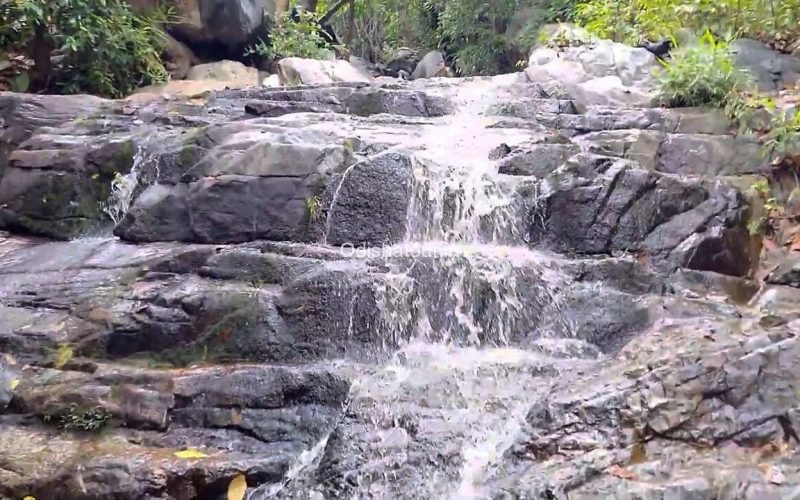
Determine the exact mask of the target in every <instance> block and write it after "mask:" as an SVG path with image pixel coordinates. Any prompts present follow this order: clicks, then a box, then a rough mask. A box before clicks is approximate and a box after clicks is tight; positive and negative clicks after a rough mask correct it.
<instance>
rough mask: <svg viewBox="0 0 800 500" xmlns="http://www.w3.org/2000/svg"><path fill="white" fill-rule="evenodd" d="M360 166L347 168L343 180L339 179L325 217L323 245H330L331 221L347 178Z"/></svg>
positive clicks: (354, 165) (354, 164) (356, 164)
mask: <svg viewBox="0 0 800 500" xmlns="http://www.w3.org/2000/svg"><path fill="white" fill-rule="evenodd" d="M358 165H359V163H358V162H356V163H353V164H352V165H350V166H349V167H347V169H346V170H345V171H344V172H343V173H342V178H341V179H339V184H338V185H337V186H336V189H335V190H334V191H333V196H332V197H331V202H330V205H329V206H328V214H327V217H325V231H324V232H323V233H322V241H321V242H320V243H321V244H323V245H327V244H328V235H330V232H331V221H332V220H333V211H334V210H335V209H336V202H337V201H338V200H339V193H340V192H341V191H342V186H343V185H344V181H345V180H347V176H348V175H349V174H350V172H352V170H353V169H354V168H355V167H357V166H358Z"/></svg>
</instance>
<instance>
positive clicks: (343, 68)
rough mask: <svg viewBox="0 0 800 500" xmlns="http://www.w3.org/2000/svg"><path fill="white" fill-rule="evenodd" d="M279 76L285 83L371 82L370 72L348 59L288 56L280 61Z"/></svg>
mask: <svg viewBox="0 0 800 500" xmlns="http://www.w3.org/2000/svg"><path fill="white" fill-rule="evenodd" d="M278 77H279V78H280V80H281V83H282V84H284V85H311V84H325V83H335V82H363V83H369V82H370V81H371V80H372V78H371V77H370V76H369V74H367V73H364V72H363V71H360V70H359V69H358V68H356V67H354V66H353V65H352V64H350V63H349V62H347V61H342V60H334V61H321V60H317V59H302V58H300V57H287V58H286V59H281V60H280V61H278Z"/></svg>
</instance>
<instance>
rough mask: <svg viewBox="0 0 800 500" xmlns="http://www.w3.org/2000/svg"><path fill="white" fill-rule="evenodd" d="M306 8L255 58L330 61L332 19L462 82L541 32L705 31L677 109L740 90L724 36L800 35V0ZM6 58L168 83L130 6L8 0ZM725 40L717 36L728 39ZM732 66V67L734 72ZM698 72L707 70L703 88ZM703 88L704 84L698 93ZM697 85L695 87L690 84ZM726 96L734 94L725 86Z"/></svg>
mask: <svg viewBox="0 0 800 500" xmlns="http://www.w3.org/2000/svg"><path fill="white" fill-rule="evenodd" d="M296 3H297V4H298V5H299V6H301V7H303V8H305V9H310V11H309V12H307V13H305V12H302V13H301V14H300V16H299V20H298V19H297V18H295V19H290V17H289V16H288V15H287V14H284V15H282V16H281V17H279V18H278V19H277V20H276V22H275V23H274V24H273V28H272V32H271V33H270V37H269V39H268V40H261V41H259V42H258V43H256V44H255V45H253V46H252V48H251V53H255V54H258V55H259V56H260V57H263V58H267V59H274V58H279V57H286V56H300V57H312V58H319V57H324V55H325V54H326V53H327V52H326V50H325V49H326V48H328V47H326V44H325V43H324V41H323V40H322V39H321V37H320V33H319V32H318V31H317V29H316V28H317V23H318V22H319V21H320V18H321V17H324V14H325V13H328V14H331V13H332V12H335V15H333V16H329V17H330V19H328V18H325V19H323V21H328V20H330V21H331V22H333V24H334V26H335V28H336V31H337V33H339V35H340V37H341V38H342V39H343V41H344V45H345V46H346V48H345V47H335V48H336V49H337V51H338V52H339V53H347V52H349V53H351V54H354V55H359V56H362V57H364V58H367V59H369V60H371V61H386V60H387V59H389V58H390V57H391V56H392V54H394V53H395V52H396V51H397V49H398V48H400V47H412V48H414V49H416V50H418V51H419V53H424V52H425V51H427V50H430V49H434V48H439V49H442V50H444V51H445V52H446V53H447V55H448V58H449V59H448V62H450V63H452V64H453V66H454V67H455V69H456V71H457V72H458V73H459V74H462V75H474V74H493V73H498V72H504V71H512V70H514V69H516V68H517V67H518V66H519V65H520V64H523V63H524V61H525V59H526V56H527V52H528V50H529V49H530V47H531V46H532V45H533V44H534V43H535V42H536V41H537V33H538V32H539V28H540V27H541V26H542V25H543V24H546V23H552V22H555V21H574V22H577V23H578V24H580V25H582V26H584V27H585V28H586V29H587V30H589V32H591V33H593V34H595V35H597V36H600V37H605V38H611V39H614V40H617V41H623V42H626V43H631V44H637V43H641V42H644V41H647V40H650V41H653V40H658V39H664V38H674V39H678V40H681V41H685V40H687V36H688V37H689V38H692V37H697V36H701V35H703V34H704V33H706V32H708V33H711V34H713V38H711V37H705V38H703V40H702V41H701V43H700V44H699V46H696V47H689V46H687V47H682V48H680V49H678V51H677V52H676V55H675V58H674V62H673V64H672V66H671V67H670V68H668V69H667V70H666V71H665V75H664V76H663V78H662V86H663V90H664V95H665V99H666V100H667V101H668V102H669V103H672V104H673V105H680V104H690V103H706V104H713V105H725V104H727V103H726V101H727V99H726V98H725V97H724V96H723V95H722V94H727V92H728V91H729V90H731V89H732V88H734V87H736V88H739V87H741V86H742V85H743V79H742V77H741V75H739V74H737V73H736V72H734V71H732V65H730V64H729V61H728V60H727V59H726V57H727V55H726V48H725V43H724V42H723V41H729V40H731V39H733V38H735V37H737V36H747V37H751V38H757V39H760V40H763V41H765V42H768V43H770V44H772V45H773V46H775V47H776V48H778V49H782V48H785V46H786V45H787V44H788V43H789V42H791V41H794V40H797V39H798V37H800V0H583V1H581V0H298V1H297V2H296ZM0 19H3V20H4V21H5V22H4V23H3V24H2V26H0V60H1V59H2V55H3V54H4V53H15V54H24V55H25V56H27V57H26V59H27V60H29V61H32V66H33V67H32V68H30V71H29V72H27V74H28V75H29V78H28V79H26V80H24V81H22V82H18V83H20V85H19V87H21V88H27V89H30V90H35V91H50V92H65V93H69V92H78V91H80V92H90V93H95V94H100V95H106V96H120V95H124V94H127V93H129V92H130V91H131V90H132V89H134V88H136V87H139V86H142V85H146V84H149V83H153V82H158V81H162V80H163V79H164V78H165V77H166V73H165V71H164V67H163V66H162V64H161V62H160V61H159V54H160V45H161V37H160V31H159V29H158V28H157V26H158V25H159V23H160V22H163V21H164V19H163V16H162V18H160V19H153V18H145V17H141V16H138V15H135V14H133V13H132V12H131V10H130V8H129V7H128V3H127V0H55V1H50V0H7V1H4V2H2V3H0ZM721 40H722V41H721ZM729 66H730V67H729ZM692 75H702V77H703V82H701V83H700V84H698V82H697V80H698V79H697V78H692ZM704 86H705V87H707V88H703V87H704ZM688 87H692V88H688ZM724 89H727V90H724Z"/></svg>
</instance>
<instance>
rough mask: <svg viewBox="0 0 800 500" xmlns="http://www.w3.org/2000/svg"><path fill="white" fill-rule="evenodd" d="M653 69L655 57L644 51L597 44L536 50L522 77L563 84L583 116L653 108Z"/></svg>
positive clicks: (605, 41)
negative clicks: (598, 109) (592, 110)
mask: <svg viewBox="0 0 800 500" xmlns="http://www.w3.org/2000/svg"><path fill="white" fill-rule="evenodd" d="M656 66H657V63H656V59H655V56H653V54H651V53H650V52H648V51H647V50H645V49H643V48H634V47H630V46H628V45H624V44H621V43H614V42H611V41H608V40H599V41H594V42H591V43H588V44H586V45H578V46H567V47H563V48H557V49H556V48H550V47H540V48H536V49H534V50H533V51H532V52H531V54H530V57H529V58H528V67H527V68H526V70H525V74H526V76H527V77H528V79H529V80H530V81H533V82H539V83H546V82H549V81H552V80H557V81H559V82H562V83H563V84H565V85H566V88H567V90H568V92H569V95H570V97H572V98H573V99H574V100H575V104H576V107H577V108H578V110H579V111H580V112H585V111H586V109H587V108H589V107H592V106H605V107H622V108H626V107H627V108H635V107H649V106H652V105H653V97H654V96H653V94H652V72H653V69H655V68H656Z"/></svg>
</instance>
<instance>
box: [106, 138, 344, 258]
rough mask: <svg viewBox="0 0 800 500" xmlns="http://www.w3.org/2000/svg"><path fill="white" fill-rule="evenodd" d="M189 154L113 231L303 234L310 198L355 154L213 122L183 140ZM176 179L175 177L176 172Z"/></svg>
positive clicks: (231, 237) (142, 235) (207, 238)
mask: <svg viewBox="0 0 800 500" xmlns="http://www.w3.org/2000/svg"><path fill="white" fill-rule="evenodd" d="M179 156H181V157H182V161H184V162H186V163H185V164H183V165H182V166H180V167H179V168H180V169H184V171H183V173H180V171H179V172H175V173H174V175H173V176H172V178H171V179H170V176H169V174H168V173H167V172H163V173H162V176H163V177H162V178H163V181H164V183H165V184H170V185H169V186H162V185H155V186H151V187H150V188H149V189H148V190H146V191H145V192H144V193H143V194H142V195H141V196H139V197H138V198H137V199H136V201H135V203H134V204H133V206H132V207H131V209H130V211H129V213H128V216H127V217H126V219H125V220H124V221H123V222H122V224H121V225H120V226H118V227H117V229H116V233H117V234H118V235H119V236H120V237H122V238H125V239H128V240H132V241H159V240H183V241H200V242H207V243H223V242H241V241H249V240H254V239H269V240H305V239H308V238H311V237H313V235H314V234H316V232H315V231H316V230H315V228H316V227H317V217H318V213H317V208H316V203H317V202H315V201H314V200H316V199H318V197H319V196H320V195H321V194H322V191H323V189H324V188H325V186H327V185H328V178H329V177H330V176H331V175H333V174H334V173H335V172H341V171H342V170H344V169H346V168H347V167H348V166H349V165H350V164H351V163H352V162H353V161H354V159H353V154H352V152H351V151H350V150H348V149H347V148H345V147H344V146H342V145H341V144H339V145H336V144H330V145H311V144H302V143H301V144H298V143H294V142H293V141H292V140H291V139H289V137H288V134H286V135H282V134H280V133H277V134H276V133H275V132H273V131H271V130H270V128H269V127H268V126H258V125H255V124H252V125H251V127H246V126H242V125H240V124H231V125H223V126H214V127H210V128H208V129H207V130H205V132H204V133H202V134H199V135H198V136H197V137H196V138H195V139H194V140H193V141H192V142H190V143H187V144H186V145H185V146H184V149H183V152H182V153H180V154H179ZM176 179H177V180H179V182H177V183H175V182H174V181H175V180H176Z"/></svg>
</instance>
